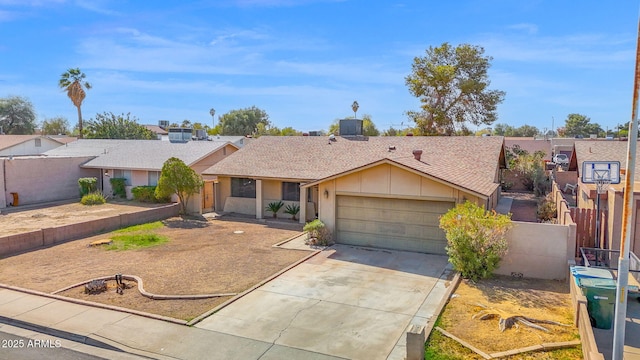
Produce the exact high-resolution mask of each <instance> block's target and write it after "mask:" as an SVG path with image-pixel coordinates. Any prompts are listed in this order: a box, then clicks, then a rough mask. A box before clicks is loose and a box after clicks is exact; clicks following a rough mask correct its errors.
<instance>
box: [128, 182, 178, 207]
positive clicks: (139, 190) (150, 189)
mask: <svg viewBox="0 0 640 360" xmlns="http://www.w3.org/2000/svg"><path fill="white" fill-rule="evenodd" d="M131 194H132V195H133V199H134V200H137V201H140V202H149V203H165V202H169V201H170V197H168V196H165V197H163V198H160V199H158V198H157V197H156V187H155V186H136V187H134V188H133V189H131Z"/></svg>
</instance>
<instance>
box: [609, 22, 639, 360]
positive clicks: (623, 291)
mask: <svg viewBox="0 0 640 360" xmlns="http://www.w3.org/2000/svg"><path fill="white" fill-rule="evenodd" d="M639 59H640V21H638V39H637V42H636V69H635V80H634V84H633V102H632V104H633V105H632V113H631V121H630V122H629V141H628V142H627V144H628V145H627V171H626V174H625V177H624V204H623V208H622V235H621V239H620V258H619V259H618V283H617V286H616V305H615V317H614V329H613V360H622V358H623V357H624V334H625V325H626V322H627V291H628V288H627V286H628V284H629V246H630V244H631V226H632V225H631V220H632V214H633V184H634V177H635V176H634V174H635V170H636V148H637V142H638V96H639V92H640V61H639Z"/></svg>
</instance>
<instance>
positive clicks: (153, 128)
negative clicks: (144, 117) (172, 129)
mask: <svg viewBox="0 0 640 360" xmlns="http://www.w3.org/2000/svg"><path fill="white" fill-rule="evenodd" d="M142 126H144V127H146V128H147V129H149V130H151V131H153V132H154V133H155V134H158V135H167V134H169V132H168V131H167V130H165V129H163V128H161V127H160V126H158V125H142Z"/></svg>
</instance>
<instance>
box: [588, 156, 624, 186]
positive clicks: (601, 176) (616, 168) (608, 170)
mask: <svg viewBox="0 0 640 360" xmlns="http://www.w3.org/2000/svg"><path fill="white" fill-rule="evenodd" d="M581 178H582V182H583V183H585V184H595V183H597V182H598V181H606V182H609V183H611V184H619V183H620V161H583V162H582V173H581Z"/></svg>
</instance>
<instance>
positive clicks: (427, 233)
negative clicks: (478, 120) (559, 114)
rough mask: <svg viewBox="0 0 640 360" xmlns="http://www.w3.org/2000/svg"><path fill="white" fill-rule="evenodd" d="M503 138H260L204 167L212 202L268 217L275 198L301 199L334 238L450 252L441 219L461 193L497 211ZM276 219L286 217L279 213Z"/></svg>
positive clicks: (308, 216) (304, 217)
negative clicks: (212, 182)
mask: <svg viewBox="0 0 640 360" xmlns="http://www.w3.org/2000/svg"><path fill="white" fill-rule="evenodd" d="M503 143H504V142H503V138H502V137H418V136H416V137H364V136H351V137H327V136H322V137H316V136H297V137H296V136H294V137H271V136H262V137H260V138H258V139H255V140H253V141H252V142H251V143H250V144H248V145H246V146H245V147H243V148H242V149H241V150H239V151H237V152H236V153H234V155H233V156H230V157H228V158H226V159H224V160H222V161H220V162H219V163H217V164H216V165H214V166H212V167H210V168H209V169H207V170H205V171H204V172H203V174H205V175H212V176H217V177H218V179H217V186H216V191H217V193H216V208H222V209H224V211H225V212H233V213H242V214H249V215H253V216H255V217H256V218H258V219H260V218H265V217H271V216H272V214H271V213H269V212H268V211H266V210H265V208H266V207H267V205H268V204H269V203H270V202H276V201H283V202H284V203H285V204H304V206H301V209H300V214H299V218H300V222H305V221H308V220H312V219H314V218H316V217H317V218H319V219H320V220H322V221H323V222H324V223H325V224H326V226H327V227H328V228H329V229H330V230H331V231H332V232H333V234H334V238H335V239H336V241H337V242H338V243H344V244H353V245H362V246H374V247H382V248H391V249H400V250H410V251H420V252H429V253H437V254H444V253H445V245H446V239H445V237H444V233H443V232H442V230H441V229H440V228H439V227H438V222H439V216H440V215H441V214H443V213H445V212H446V211H447V210H448V209H450V208H452V207H453V206H455V204H456V203H460V202H463V201H465V200H469V201H473V202H476V203H478V204H480V205H482V206H485V207H486V208H488V209H493V208H494V207H495V206H496V205H497V202H498V198H499V194H500V187H499V173H500V169H501V168H503V167H504V166H505V158H504V146H503ZM282 211H283V210H281V211H280V213H279V214H278V216H279V217H281V218H282V217H284V218H287V217H290V216H289V215H286V214H282V213H281V212H282Z"/></svg>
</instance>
